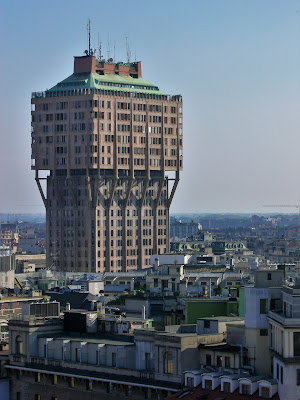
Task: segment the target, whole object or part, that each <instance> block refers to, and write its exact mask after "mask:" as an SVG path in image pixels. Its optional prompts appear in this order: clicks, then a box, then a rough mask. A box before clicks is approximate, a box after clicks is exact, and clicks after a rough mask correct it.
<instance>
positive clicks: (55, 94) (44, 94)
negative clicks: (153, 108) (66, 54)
mask: <svg viewBox="0 0 300 400" xmlns="http://www.w3.org/2000/svg"><path fill="white" fill-rule="evenodd" d="M87 94H103V95H110V96H118V97H131V98H137V99H139V98H140V99H153V100H168V101H179V102H182V96H181V95H174V96H171V95H162V94H153V93H139V92H126V91H120V90H110V89H107V90H106V89H74V90H57V91H53V92H50V91H45V92H33V93H32V94H31V98H32V99H39V98H49V97H65V96H82V95H87Z"/></svg>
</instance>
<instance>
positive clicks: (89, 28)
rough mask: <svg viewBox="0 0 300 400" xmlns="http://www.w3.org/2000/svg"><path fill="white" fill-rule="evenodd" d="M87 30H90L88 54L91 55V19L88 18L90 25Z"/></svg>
mask: <svg viewBox="0 0 300 400" xmlns="http://www.w3.org/2000/svg"><path fill="white" fill-rule="evenodd" d="M87 31H88V38H89V50H88V51H89V53H88V55H89V56H91V55H92V54H91V53H92V50H91V20H90V19H88V25H87Z"/></svg>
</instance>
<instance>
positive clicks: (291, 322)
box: [268, 310, 300, 328]
mask: <svg viewBox="0 0 300 400" xmlns="http://www.w3.org/2000/svg"><path fill="white" fill-rule="evenodd" d="M268 318H269V319H271V320H273V321H275V322H278V323H279V324H281V325H282V326H284V327H286V328H299V327H300V318H291V317H287V316H285V315H284V314H283V312H282V310H273V311H269V314H268Z"/></svg>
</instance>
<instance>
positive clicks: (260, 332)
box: [259, 329, 268, 336]
mask: <svg viewBox="0 0 300 400" xmlns="http://www.w3.org/2000/svg"><path fill="white" fill-rule="evenodd" d="M259 335H260V336H268V329H260V330H259Z"/></svg>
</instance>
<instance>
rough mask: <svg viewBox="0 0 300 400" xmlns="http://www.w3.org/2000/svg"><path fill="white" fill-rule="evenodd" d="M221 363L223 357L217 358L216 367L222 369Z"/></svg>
mask: <svg viewBox="0 0 300 400" xmlns="http://www.w3.org/2000/svg"><path fill="white" fill-rule="evenodd" d="M222 361H223V357H222V356H217V367H222Z"/></svg>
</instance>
